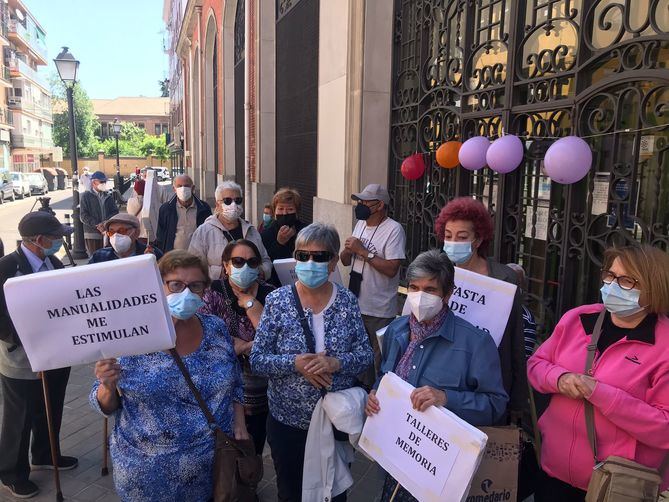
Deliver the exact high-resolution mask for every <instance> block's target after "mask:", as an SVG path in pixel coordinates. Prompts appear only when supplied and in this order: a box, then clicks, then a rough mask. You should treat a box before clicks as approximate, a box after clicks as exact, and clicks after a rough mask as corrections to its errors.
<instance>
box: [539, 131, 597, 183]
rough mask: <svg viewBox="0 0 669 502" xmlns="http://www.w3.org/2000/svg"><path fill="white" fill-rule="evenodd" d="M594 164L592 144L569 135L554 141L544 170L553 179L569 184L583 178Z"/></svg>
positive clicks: (545, 158) (546, 158) (547, 155)
mask: <svg viewBox="0 0 669 502" xmlns="http://www.w3.org/2000/svg"><path fill="white" fill-rule="evenodd" d="M590 166H592V150H591V149H590V145H588V144H587V143H586V142H585V141H583V140H582V139H581V138H579V137H578V136H567V137H566V138H560V139H559V140H557V141H556V142H555V143H553V144H552V145H551V146H550V147H549V148H548V151H547V152H546V156H545V157H544V170H545V171H546V174H547V175H548V176H550V178H551V180H553V181H557V182H558V183H562V184H563V185H569V184H571V183H576V182H577V181H580V180H582V179H583V178H584V177H585V176H586V175H587V174H588V171H590Z"/></svg>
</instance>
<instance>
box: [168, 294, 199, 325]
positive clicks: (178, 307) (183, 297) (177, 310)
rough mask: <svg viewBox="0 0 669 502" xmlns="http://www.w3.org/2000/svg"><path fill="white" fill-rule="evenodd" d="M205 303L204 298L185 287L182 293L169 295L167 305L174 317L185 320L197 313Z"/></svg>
mask: <svg viewBox="0 0 669 502" xmlns="http://www.w3.org/2000/svg"><path fill="white" fill-rule="evenodd" d="M203 305H204V302H203V301H202V298H200V297H199V296H198V295H196V294H195V293H193V292H192V291H191V290H190V289H188V288H185V289H184V290H183V291H182V292H181V293H172V294H169V295H167V306H168V307H169V308H170V314H172V317H175V318H177V319H181V320H182V321H185V320H186V319H190V318H191V317H193V316H194V315H195V312H197V310H198V309H199V308H200V307H202V306H203Z"/></svg>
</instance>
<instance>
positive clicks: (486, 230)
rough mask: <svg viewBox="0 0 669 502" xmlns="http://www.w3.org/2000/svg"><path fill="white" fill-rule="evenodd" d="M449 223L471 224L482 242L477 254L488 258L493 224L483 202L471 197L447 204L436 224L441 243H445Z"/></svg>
mask: <svg viewBox="0 0 669 502" xmlns="http://www.w3.org/2000/svg"><path fill="white" fill-rule="evenodd" d="M449 221H469V222H471V223H472V225H473V226H474V233H475V234H476V238H477V239H479V240H480V241H481V245H480V246H479V247H478V250H477V252H478V254H479V255H480V256H484V257H485V256H487V254H488V246H489V245H490V241H492V237H493V223H492V217H491V216H490V213H488V210H487V209H486V207H485V206H484V205H483V204H482V203H481V201H479V200H476V199H472V198H471V197H458V198H457V199H453V200H452V201H451V202H449V203H448V204H446V205H445V206H444V207H443V208H442V210H441V211H440V212H439V216H437V221H435V223H434V231H435V233H436V234H437V239H438V240H439V242H443V241H444V229H445V228H446V223H448V222H449Z"/></svg>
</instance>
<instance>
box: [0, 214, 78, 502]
mask: <svg viewBox="0 0 669 502" xmlns="http://www.w3.org/2000/svg"><path fill="white" fill-rule="evenodd" d="M71 233H72V228H71V227H69V226H66V225H62V224H61V223H60V222H59V221H58V220H57V219H56V218H55V217H54V216H51V215H50V214H48V213H45V212H41V211H37V212H34V213H28V214H27V215H25V216H24V217H23V218H22V219H21V221H20V222H19V234H20V235H21V239H22V242H21V245H20V246H19V247H18V248H17V249H16V251H14V252H12V253H9V254H8V255H7V256H5V257H3V258H0V384H1V389H2V390H1V391H0V394H1V395H2V401H3V409H2V429H0V452H1V453H0V480H2V484H3V485H4V486H5V488H7V489H8V490H9V491H10V492H11V493H12V494H13V495H14V496H15V497H17V498H30V497H33V496H35V495H37V494H38V493H39V488H38V487H37V485H36V484H35V483H33V482H32V481H30V480H29V479H28V477H29V476H30V470H31V467H32V470H37V469H53V464H52V460H51V449H50V446H49V429H48V426H47V420H46V411H45V408H44V398H43V396H42V385H41V383H40V380H39V375H38V374H37V373H34V372H33V371H32V369H31V367H30V362H29V361H28V357H27V355H26V352H25V350H24V349H23V346H22V344H21V339H20V338H19V336H18V334H17V333H16V329H15V328H14V324H13V323H12V320H11V318H10V317H9V313H8V312H7V304H6V302H5V296H4V292H3V286H4V283H5V281H7V279H9V278H11V277H16V276H19V275H26V274H34V273H41V272H46V271H49V270H54V269H60V268H63V264H62V263H61V262H60V260H59V259H58V258H56V257H55V254H56V253H57V252H58V251H59V250H60V248H61V246H62V245H63V236H64V235H68V234H71ZM44 336H49V333H48V332H45V333H44ZM44 378H46V380H47V382H48V383H49V398H50V402H51V412H52V417H53V422H52V423H53V431H54V433H55V435H56V445H57V447H58V445H59V442H60V441H59V439H58V436H59V432H60V425H61V422H62V418H63V403H64V401H65V389H66V387H67V382H68V380H69V378H70V368H61V369H57V370H50V371H45V372H44ZM31 433H32V442H31ZM28 450H30V453H31V456H32V458H31V459H30V461H29V460H28ZM57 455H58V468H59V469H61V470H67V469H74V468H75V467H76V466H77V464H78V461H77V459H76V458H74V457H66V456H63V455H60V451H58V452H57ZM31 464H32V466H31Z"/></svg>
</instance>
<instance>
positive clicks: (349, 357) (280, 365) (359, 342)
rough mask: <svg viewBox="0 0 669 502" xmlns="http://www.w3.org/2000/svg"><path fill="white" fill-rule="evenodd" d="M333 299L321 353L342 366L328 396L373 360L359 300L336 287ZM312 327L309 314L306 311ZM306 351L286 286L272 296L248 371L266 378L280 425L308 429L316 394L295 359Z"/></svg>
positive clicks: (271, 407)
mask: <svg viewBox="0 0 669 502" xmlns="http://www.w3.org/2000/svg"><path fill="white" fill-rule="evenodd" d="M334 287H335V288H337V295H336V297H335V301H334V303H333V304H332V305H331V306H330V307H329V308H328V309H327V310H326V311H325V312H324V316H323V317H324V324H325V351H326V352H327V355H328V356H331V357H336V358H337V359H339V361H340V362H341V369H340V370H339V371H338V372H337V373H335V374H334V375H333V377H332V386H331V388H330V389H328V390H331V391H340V390H344V389H348V388H350V387H353V386H354V385H355V383H356V375H358V374H360V373H362V372H363V371H364V370H365V369H366V368H367V367H368V366H369V365H370V364H372V363H373V360H374V356H373V353H372V348H371V346H370V344H369V339H368V337H367V332H366V331H365V327H364V325H363V323H362V317H361V316H360V308H359V307H358V300H357V298H356V297H355V296H354V295H353V293H351V292H350V291H349V290H348V289H345V288H343V287H341V286H338V285H336V284H334ZM305 314H306V316H307V319H308V320H309V323H310V325H311V320H312V312H311V310H310V309H305ZM306 352H308V350H307V343H306V338H305V335H304V333H303V331H302V326H301V325H300V321H299V318H298V312H297V307H296V306H295V301H294V298H293V293H292V291H291V287H290V286H284V287H282V288H279V289H277V290H276V291H274V292H272V293H270V294H269V295H268V296H267V300H266V302H265V309H264V311H263V314H262V317H261V318H260V324H259V325H258V328H257V330H256V338H255V342H254V345H253V349H252V350H251V357H250V360H251V368H252V369H253V371H254V372H256V373H258V374H260V375H265V376H267V377H269V389H268V397H269V410H270V413H271V414H272V416H273V417H274V418H275V419H276V420H278V421H279V422H281V423H283V424H285V425H288V426H291V427H295V428H298V429H303V430H307V429H308V428H309V422H310V421H311V414H312V412H313V409H314V407H315V406H316V402H317V401H318V399H319V398H320V397H321V394H320V391H319V390H318V389H316V388H315V387H313V386H312V385H311V384H310V383H309V382H308V381H307V380H306V379H305V378H304V377H303V376H302V375H301V374H300V373H298V372H297V370H296V369H295V356H297V355H299V354H304V353H306Z"/></svg>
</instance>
